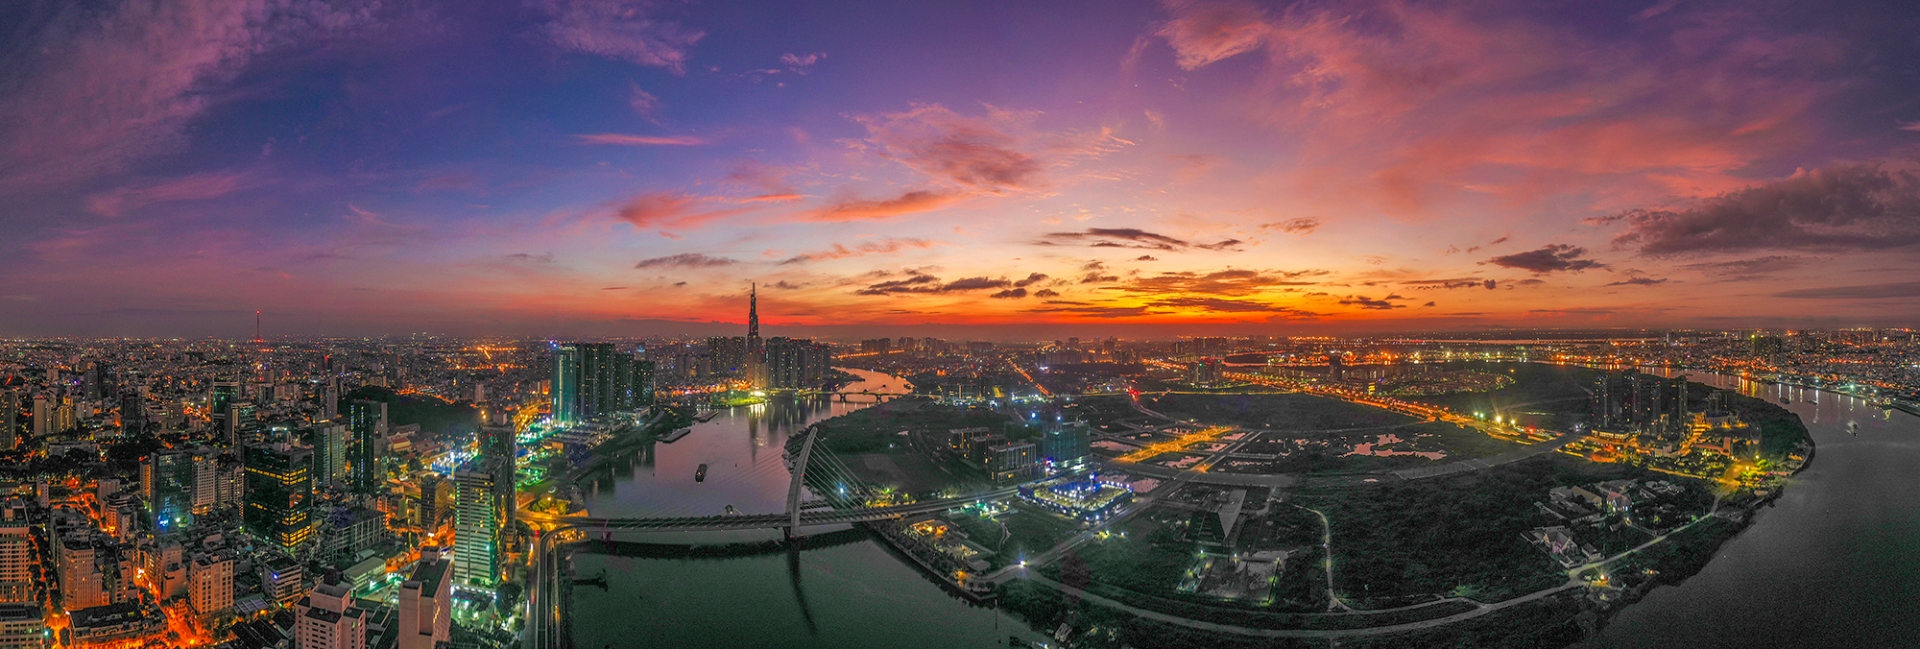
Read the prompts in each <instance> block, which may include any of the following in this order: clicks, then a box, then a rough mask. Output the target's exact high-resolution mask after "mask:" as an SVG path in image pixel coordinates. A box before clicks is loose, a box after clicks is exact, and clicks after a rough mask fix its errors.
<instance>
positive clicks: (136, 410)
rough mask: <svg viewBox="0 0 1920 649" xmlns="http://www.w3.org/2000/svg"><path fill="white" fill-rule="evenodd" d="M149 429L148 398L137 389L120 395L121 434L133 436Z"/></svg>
mask: <svg viewBox="0 0 1920 649" xmlns="http://www.w3.org/2000/svg"><path fill="white" fill-rule="evenodd" d="M146 430H147V400H146V399H145V398H143V397H141V396H140V393H139V392H138V391H135V390H128V391H126V392H124V393H121V395H120V434H122V435H126V436H128V437H132V436H134V435H139V434H141V433H144V432H146Z"/></svg>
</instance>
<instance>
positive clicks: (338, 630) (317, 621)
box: [293, 582, 368, 649]
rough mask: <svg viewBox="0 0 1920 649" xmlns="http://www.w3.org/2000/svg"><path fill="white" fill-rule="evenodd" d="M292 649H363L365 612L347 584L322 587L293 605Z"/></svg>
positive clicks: (365, 624)
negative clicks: (355, 603)
mask: <svg viewBox="0 0 1920 649" xmlns="http://www.w3.org/2000/svg"><path fill="white" fill-rule="evenodd" d="M293 610H294V623H293V624H294V632H293V643H294V644H293V646H294V648H295V649H365V648H366V646H367V617H368V616H367V612H366V611H363V610H361V609H360V608H359V607H357V606H354V605H353V592H352V589H351V588H350V587H349V586H348V585H347V584H342V583H337V582H336V583H323V584H320V585H318V586H314V587H313V592H311V593H308V594H307V596H306V597H303V598H301V599H300V601H299V602H298V603H296V604H294V607H293Z"/></svg>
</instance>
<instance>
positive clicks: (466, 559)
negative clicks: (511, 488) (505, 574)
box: [453, 469, 506, 589]
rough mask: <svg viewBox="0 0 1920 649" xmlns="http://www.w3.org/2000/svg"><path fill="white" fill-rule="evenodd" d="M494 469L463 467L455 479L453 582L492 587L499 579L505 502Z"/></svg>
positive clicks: (455, 475) (476, 586)
mask: <svg viewBox="0 0 1920 649" xmlns="http://www.w3.org/2000/svg"><path fill="white" fill-rule="evenodd" d="M495 480H496V478H495V477H494V475H493V473H492V472H491V471H484V470H474V469H468V470H462V471H457V472H455V473H454V475H453V481H454V496H453V502H454V505H453V507H454V523H453V525H454V533H453V580H454V583H456V584H459V585H462V586H469V587H474V588H487V589H490V588H493V587H494V586H495V585H496V584H498V583H499V579H500V563H501V555H502V551H503V544H502V542H503V540H504V539H503V538H502V537H503V536H504V535H503V533H502V532H503V530H502V522H503V521H504V520H505V518H506V517H505V516H504V515H503V514H504V510H505V507H504V503H503V502H502V499H501V498H500V490H499V488H498V487H499V484H498V483H497V482H495Z"/></svg>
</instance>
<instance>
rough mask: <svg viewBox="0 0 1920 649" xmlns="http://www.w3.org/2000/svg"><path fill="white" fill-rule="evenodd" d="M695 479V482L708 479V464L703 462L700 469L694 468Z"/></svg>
mask: <svg viewBox="0 0 1920 649" xmlns="http://www.w3.org/2000/svg"><path fill="white" fill-rule="evenodd" d="M693 481H694V482H706V481H707V465H705V464H702V465H700V468H698V469H695V470H694V472H693Z"/></svg>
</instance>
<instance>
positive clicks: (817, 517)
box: [553, 487, 1018, 532]
mask: <svg viewBox="0 0 1920 649" xmlns="http://www.w3.org/2000/svg"><path fill="white" fill-rule="evenodd" d="M1016 493H1018V490H1017V489H1015V488H1012V487H1008V488H1004V489H995V490H993V491H988V492H984V493H981V494H978V495H974V496H968V497H965V498H945V499H941V500H928V501H924V502H917V503H911V504H906V505H896V506H893V507H863V508H859V509H836V510H831V511H814V512H803V513H801V514H800V526H801V527H809V526H815V525H839V524H846V523H860V522H865V521H877V520H882V519H888V518H898V517H901V516H912V515H915V514H930V513H933V512H939V511H946V510H949V509H953V508H955V507H962V506H966V505H970V504H973V503H977V502H983V501H989V500H1000V499H1003V498H1009V497H1012V496H1013V495H1014V494H1016ZM791 520H792V519H790V518H789V517H788V515H787V514H748V515H744V516H674V517H660V518H598V517H588V516H566V517H557V518H555V519H554V520H553V522H555V523H559V524H560V525H562V526H564V527H570V528H573V529H580V530H606V531H629V532H697V531H720V530H752V529H770V528H780V527H786V526H787V525H789V524H790V523H791Z"/></svg>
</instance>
